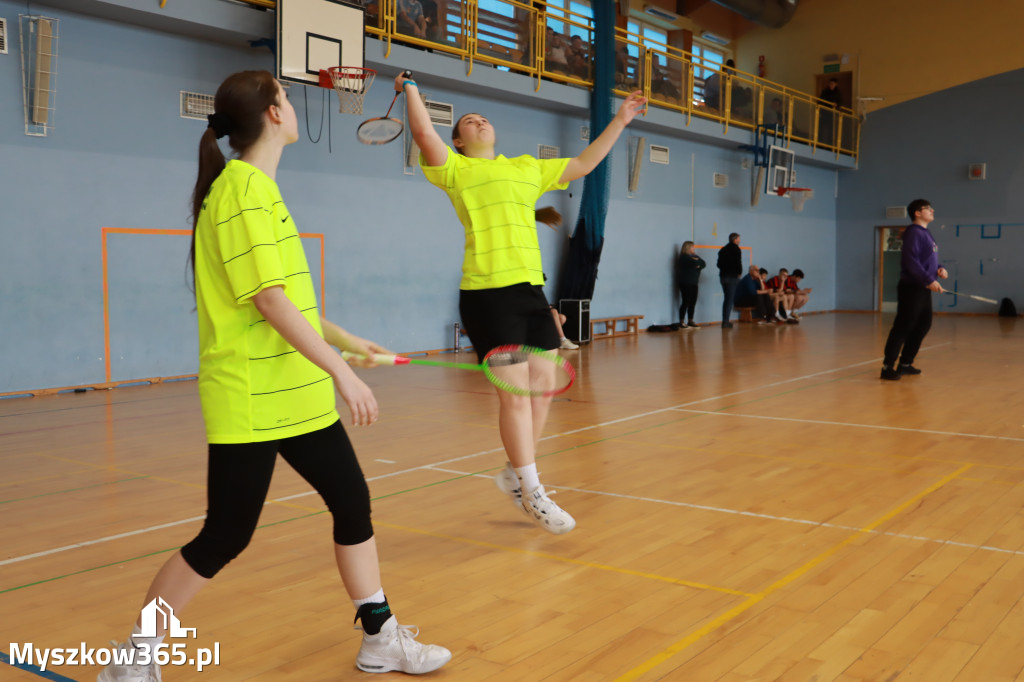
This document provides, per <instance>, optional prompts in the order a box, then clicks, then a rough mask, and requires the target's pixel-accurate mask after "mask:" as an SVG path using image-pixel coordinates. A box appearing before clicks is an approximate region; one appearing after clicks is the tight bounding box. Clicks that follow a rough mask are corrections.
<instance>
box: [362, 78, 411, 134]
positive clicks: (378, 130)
mask: <svg viewBox="0 0 1024 682" xmlns="http://www.w3.org/2000/svg"><path fill="white" fill-rule="evenodd" d="M402 75H403V76H405V77H406V78H410V77H412V73H410V72H409V71H403V72H402ZM401 94H402V92H401V91H398V92H395V96H394V97H392V98H391V106H389V107H388V111H387V113H386V114H384V115H383V116H378V117H377V118H370V119H367V120H365V121H363V122H362V123H360V124H359V127H358V128H356V138H357V139H358V140H359V141H360V142H362V143H363V144H387V143H388V142H391V141H392V140H394V139H395V138H397V137H398V136H399V135H401V134H402V130H403V129H404V128H405V124H404V123H402V122H401V121H400V120H399V119H397V118H389V117H390V116H391V110H392V109H393V108H394V106H395V102H396V101H398V96H399V95H401Z"/></svg>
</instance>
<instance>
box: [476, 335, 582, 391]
mask: <svg viewBox="0 0 1024 682" xmlns="http://www.w3.org/2000/svg"><path fill="white" fill-rule="evenodd" d="M481 364H482V365H483V368H484V375H486V376H487V378H488V380H490V382H491V383H492V384H494V385H495V386H497V387H498V388H500V389H501V390H503V391H507V392H509V393H512V394H514V395H522V396H530V397H534V398H539V397H550V396H554V395H558V394H559V393H564V392H565V391H567V390H569V387H570V386H572V384H573V382H574V381H576V369H575V368H574V367H573V366H572V364H571V363H570V362H569V361H568V360H566V359H565V358H563V357H562V356H561V355H559V354H558V351H556V350H544V349H543V348H535V347H533V346H524V345H510V346H498V347H497V348H493V349H491V350H490V351H489V352H488V353H487V355H485V356H484V359H483V362H482V363H481Z"/></svg>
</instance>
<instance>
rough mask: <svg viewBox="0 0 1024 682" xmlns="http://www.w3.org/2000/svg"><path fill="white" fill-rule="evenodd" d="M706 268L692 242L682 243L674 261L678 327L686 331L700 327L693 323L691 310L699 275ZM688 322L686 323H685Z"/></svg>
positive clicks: (693, 306) (695, 299)
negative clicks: (677, 288)
mask: <svg viewBox="0 0 1024 682" xmlns="http://www.w3.org/2000/svg"><path fill="white" fill-rule="evenodd" d="M705 267H707V263H705V262H704V259H703V258H701V257H700V256H698V255H697V252H696V248H695V247H694V245H693V242H683V248H682V249H680V251H679V258H678V259H677V260H676V285H677V286H678V287H679V298H680V303H679V326H680V327H682V328H684V329H687V328H690V329H699V328H700V325H698V324H696V323H694V321H693V309H694V308H695V307H696V306H697V290H698V284H700V273H701V271H702V270H703V269H704V268H705ZM687 320H689V321H690V322H689V323H687V322H686V321H687Z"/></svg>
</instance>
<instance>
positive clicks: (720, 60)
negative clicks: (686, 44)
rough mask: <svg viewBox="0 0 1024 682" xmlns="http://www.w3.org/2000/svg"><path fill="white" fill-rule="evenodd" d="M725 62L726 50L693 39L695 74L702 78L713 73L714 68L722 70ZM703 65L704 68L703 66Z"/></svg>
mask: <svg viewBox="0 0 1024 682" xmlns="http://www.w3.org/2000/svg"><path fill="white" fill-rule="evenodd" d="M723 64H725V52H722V51H721V50H717V49H715V48H713V47H711V46H709V45H707V44H705V43H701V42H699V41H696V40H694V41H693V67H694V68H693V74H694V75H695V76H696V77H697V78H700V79H702V80H703V79H704V78H707V77H708V76H710V75H711V72H712V70H719V71H720V70H721V69H722V65H723ZM701 65H703V66H704V68H701Z"/></svg>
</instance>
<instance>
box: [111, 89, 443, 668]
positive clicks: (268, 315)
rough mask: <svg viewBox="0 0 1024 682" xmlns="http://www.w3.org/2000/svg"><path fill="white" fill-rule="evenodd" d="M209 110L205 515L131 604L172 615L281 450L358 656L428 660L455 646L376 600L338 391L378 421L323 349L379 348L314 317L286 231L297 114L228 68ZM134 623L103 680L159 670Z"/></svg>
mask: <svg viewBox="0 0 1024 682" xmlns="http://www.w3.org/2000/svg"><path fill="white" fill-rule="evenodd" d="M214 109H215V112H216V113H214V114H212V115H210V117H209V123H210V125H209V127H208V128H207V129H206V131H205V132H204V133H203V136H202V139H201V140H200V143H199V173H198V176H197V178H196V184H195V188H194V190H193V193H192V219H193V233H192V246H191V249H190V259H191V262H192V265H193V273H194V281H195V292H196V309H197V312H198V316H199V382H198V383H199V397H200V400H201V403H202V410H203V419H204V421H205V422H206V433H207V441H208V442H209V452H208V459H207V472H208V473H207V476H208V480H207V496H208V508H207V516H206V521H205V522H204V524H203V528H202V530H201V531H200V532H199V534H198V535H197V536H196V537H195V538H194V539H193V540H192V541H191V542H189V543H188V544H186V545H185V546H184V547H182V548H181V550H180V551H178V552H176V553H175V554H174V556H172V557H171V558H170V559H169V560H168V561H167V563H165V564H164V566H163V567H162V568H161V569H160V571H159V572H158V573H157V575H156V578H155V579H154V580H153V583H152V585H151V586H150V588H149V592H148V593H147V595H146V598H145V600H144V601H143V605H144V606H146V605H149V604H151V602H153V601H154V600H156V601H157V604H158V605H159V606H160V607H161V609H163V610H173V611H174V612H176V613H177V614H178V615H180V613H181V611H182V610H183V609H184V608H185V606H186V605H187V604H188V603H189V601H190V600H191V599H192V597H194V596H195V595H196V594H197V593H198V592H199V590H200V589H201V588H203V587H204V586H205V585H206V583H207V582H209V581H210V579H212V578H213V576H214V575H216V574H217V572H218V571H220V569H222V568H223V567H224V566H225V565H226V564H227V563H228V562H229V561H231V560H232V559H234V558H235V557H236V556H238V554H240V553H241V552H242V550H243V549H245V547H246V546H247V545H248V544H249V540H250V539H251V538H252V535H253V533H254V531H255V529H256V525H257V523H258V520H259V515H260V511H261V509H262V508H263V504H264V502H265V500H266V494H267V490H268V487H269V485H270V479H271V475H272V474H273V471H274V465H275V461H276V459H277V455H278V453H280V454H281V456H282V457H283V458H284V460H285V461H286V462H288V464H289V465H291V467H292V468H294V469H295V470H296V471H297V472H298V473H299V474H300V475H301V476H302V477H303V478H305V479H306V480H307V481H308V482H309V483H310V484H311V485H312V486H313V487H314V488H315V489H316V491H317V492H318V493H320V495H321V497H323V499H324V501H325V502H326V503H327V507H328V509H329V510H330V511H331V515H332V517H333V519H334V530H333V539H334V554H335V558H336V561H337V565H338V570H339V573H340V574H341V578H342V581H343V582H344V585H345V589H346V590H347V592H348V595H349V597H350V598H351V599H352V601H353V604H354V606H355V610H356V620H357V621H360V629H361V630H362V631H363V637H362V645H361V647H360V650H359V653H358V655H357V656H356V666H357V667H358V668H359V669H360V670H364V671H367V672H388V671H392V670H397V671H402V672H406V673H413V674H419V673H426V672H430V671H432V670H436V669H438V668H440V667H441V666H443V665H444V664H445V663H447V662H448V660H449V659H450V658H451V653H450V652H449V651H448V650H447V649H444V648H442V647H439V646H436V645H427V644H421V643H420V642H417V641H416V640H415V639H414V636H415V635H414V630H413V628H411V627H410V626H402V625H398V623H397V621H396V620H395V617H394V616H393V615H392V614H391V609H390V607H389V605H388V602H387V599H386V598H385V596H384V590H383V588H382V587H381V581H380V569H379V565H378V559H377V546H376V542H375V540H374V535H373V526H372V524H371V522H370V495H369V488H368V486H367V484H366V479H365V478H364V477H363V473H362V470H361V469H360V467H359V462H358V460H357V459H356V455H355V452H354V451H353V449H352V445H351V443H350V442H349V439H348V436H347V434H346V433H345V429H344V427H343V426H342V425H341V421H340V417H339V415H338V412H337V410H336V409H335V391H337V393H338V394H340V395H341V398H342V400H344V401H345V403H346V404H347V405H348V408H349V411H350V412H351V414H352V423H353V424H354V425H356V426H365V425H370V424H372V423H373V422H374V421H376V419H377V401H376V399H375V398H374V396H373V393H372V391H371V390H370V388H369V387H368V386H367V385H366V384H365V383H363V382H362V381H361V380H360V379H359V378H358V377H357V376H356V375H355V373H354V372H353V371H352V369H351V368H350V367H349V366H348V364H346V363H345V361H344V360H342V358H341V355H339V354H338V353H336V352H335V351H334V350H333V349H332V348H331V346H332V345H333V346H336V347H338V348H339V349H341V350H347V351H351V352H353V353H356V354H359V355H363V356H368V355H371V354H373V353H382V352H387V351H386V349H384V348H382V347H380V346H378V345H377V344H375V343H373V342H370V341H367V340H365V339H361V338H359V337H358V336H355V335H353V334H350V333H349V332H347V331H345V330H344V329H342V328H341V327H339V326H337V325H335V324H333V323H331V322H329V321H328V320H326V319H324V318H321V317H320V311H319V310H318V308H317V300H316V292H315V290H314V288H313V282H312V279H311V278H310V275H309V266H308V264H307V262H306V256H305V253H304V252H303V250H302V243H301V240H300V239H299V235H298V230H297V228H296V226H295V223H294V221H293V220H292V218H291V215H290V213H289V211H288V208H287V206H286V205H285V203H284V200H283V199H282V197H281V194H280V191H279V190H278V187H277V183H276V181H275V177H276V173H277V166H278V162H279V161H280V158H281V154H282V152H283V150H284V148H285V147H286V146H287V145H289V144H291V143H293V142H295V141H296V140H298V137H299V135H298V125H297V122H296V117H295V110H294V109H293V108H292V106H291V104H290V103H289V102H288V97H287V95H286V94H285V92H284V89H283V88H282V87H281V85H280V83H278V82H277V80H275V79H274V77H273V76H271V75H270V74H269V73H268V72H266V71H244V72H242V73H236V74H234V75H232V76H230V77H229V78H228V79H227V80H225V81H224V83H223V84H222V85H221V86H220V88H219V89H218V90H217V94H216V97H215V99H214ZM225 136H226V137H227V138H228V144H229V145H230V147H231V148H232V149H233V150H234V151H235V153H236V154H237V158H233V159H231V160H229V161H225V159H224V155H223V154H222V153H221V150H220V146H219V144H218V142H217V140H218V138H222V137H225ZM367 366H370V363H369V362H368V361H367ZM144 611H145V609H144ZM156 620H157V621H159V620H160V619H156ZM143 625H144V623H143V621H142V618H141V615H140V617H139V619H138V620H137V621H136V624H135V629H134V631H133V632H132V634H131V636H130V637H129V638H128V640H127V641H126V642H124V643H122V644H120V645H119V648H120V649H122V650H123V651H124V652H125V656H131V657H132V659H131V660H132V661H133V663H132V664H130V665H125V664H111V665H109V666H107V667H106V668H105V669H104V670H103V671H102V672H101V673H100V675H99V682H144V681H147V680H157V681H158V680H160V669H159V666H157V665H156V664H155V663H151V662H148V661H151V660H152V657H151V656H141V658H140V654H142V652H144V651H146V650H147V648H148V652H149V653H151V652H152V651H153V650H154V649H155V648H156V647H157V646H158V645H160V644H161V642H162V641H163V638H164V635H165V633H164V631H163V628H162V624H161V623H159V622H158V623H157V629H156V632H151V631H144V630H143V629H142V626H143ZM148 629H149V628H147V630H148ZM119 658H121V660H124V657H119ZM140 660H145V661H147V662H148V663H147V664H146V665H143V664H142V663H139V662H138V661H140Z"/></svg>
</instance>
